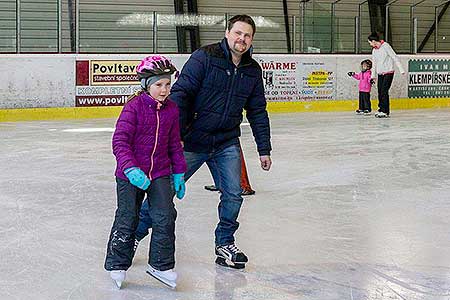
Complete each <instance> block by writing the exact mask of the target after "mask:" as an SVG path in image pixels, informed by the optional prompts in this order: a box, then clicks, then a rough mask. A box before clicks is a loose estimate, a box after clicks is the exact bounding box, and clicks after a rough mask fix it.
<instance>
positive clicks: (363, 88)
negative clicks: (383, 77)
mask: <svg viewBox="0 0 450 300" xmlns="http://www.w3.org/2000/svg"><path fill="white" fill-rule="evenodd" d="M370 69H372V62H371V61H370V59H366V60H363V61H362V62H361V72H360V73H355V72H348V76H350V77H353V78H355V79H357V80H359V108H358V109H357V110H356V113H357V114H364V115H370V112H371V111H372V106H371V103H370V90H371V88H372V84H373V81H372V71H371V70H370Z"/></svg>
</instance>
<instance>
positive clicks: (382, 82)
mask: <svg viewBox="0 0 450 300" xmlns="http://www.w3.org/2000/svg"><path fill="white" fill-rule="evenodd" d="M368 40H369V44H370V46H372V48H373V50H372V61H373V68H372V70H373V72H372V78H374V79H375V76H376V75H378V81H377V87H378V101H379V104H378V108H379V109H378V113H376V114H375V117H378V118H387V117H389V113H390V111H389V89H390V88H391V84H392V80H393V79H394V62H395V64H396V65H397V67H398V69H399V71H400V73H402V75H403V74H405V70H404V69H403V66H402V64H401V63H400V60H399V59H398V57H397V54H396V53H395V52H394V50H393V49H392V47H391V45H389V44H388V43H387V42H385V41H383V40H381V39H380V37H379V35H378V34H377V33H372V34H371V35H369V37H368Z"/></svg>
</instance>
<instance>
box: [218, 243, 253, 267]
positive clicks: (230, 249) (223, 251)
mask: <svg viewBox="0 0 450 300" xmlns="http://www.w3.org/2000/svg"><path fill="white" fill-rule="evenodd" d="M216 255H217V258H216V264H218V265H221V266H224V267H229V268H233V269H243V268H245V264H246V263H247V262H248V258H247V256H246V255H245V254H244V253H243V252H242V251H241V250H239V248H238V247H236V245H235V244H230V245H225V246H216Z"/></svg>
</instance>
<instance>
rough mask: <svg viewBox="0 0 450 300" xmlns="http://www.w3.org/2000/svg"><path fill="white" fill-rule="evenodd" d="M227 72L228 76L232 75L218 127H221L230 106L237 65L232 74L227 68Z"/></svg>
mask: <svg viewBox="0 0 450 300" xmlns="http://www.w3.org/2000/svg"><path fill="white" fill-rule="evenodd" d="M227 74H228V76H233V77H232V78H231V85H230V91H229V92H228V97H227V102H226V103H225V109H224V111H223V115H222V120H221V121H220V127H222V125H223V122H224V121H225V118H226V116H227V114H228V108H229V106H230V101H231V96H232V95H233V90H234V78H235V77H236V75H237V67H234V73H233V74H231V72H230V71H228V70H227Z"/></svg>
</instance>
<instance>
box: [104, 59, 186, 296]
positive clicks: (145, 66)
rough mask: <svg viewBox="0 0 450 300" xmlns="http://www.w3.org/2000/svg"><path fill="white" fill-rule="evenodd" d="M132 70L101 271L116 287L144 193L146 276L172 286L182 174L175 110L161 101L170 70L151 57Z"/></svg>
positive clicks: (117, 137)
mask: <svg viewBox="0 0 450 300" xmlns="http://www.w3.org/2000/svg"><path fill="white" fill-rule="evenodd" d="M137 72H138V76H139V79H140V80H141V86H142V90H141V91H139V92H137V93H136V94H134V95H132V96H130V98H129V100H128V102H127V103H126V104H125V106H124V107H123V109H122V112H121V114H120V116H119V119H118V120H117V124H116V130H115V132H114V135H113V139H112V146H113V153H114V155H115V156H116V160H117V167H116V173H115V175H116V182H117V209H116V214H115V219H114V224H113V226H112V229H111V234H110V237H109V242H108V247H107V250H106V260H105V269H106V270H107V271H109V272H110V276H111V278H112V279H113V280H114V281H115V283H116V285H117V286H118V288H121V286H122V282H123V281H124V280H125V277H126V271H127V270H128V268H129V267H130V266H131V263H132V260H133V256H134V252H135V249H134V246H135V231H136V228H137V226H138V222H139V210H140V208H141V203H142V201H143V200H144V197H145V194H147V198H148V199H149V200H148V201H149V207H150V208H149V214H150V217H151V218H152V220H153V224H152V228H153V231H152V237H151V241H150V251H149V259H148V269H147V273H148V274H150V275H151V276H153V277H155V278H156V279H158V280H159V281H161V282H163V283H165V284H167V285H168V286H170V287H172V288H175V286H176V279H177V273H175V271H173V268H174V266H175V219H176V216H177V211H176V210H175V206H174V203H173V196H174V191H175V193H176V195H177V198H178V199H182V198H183V196H184V193H185V184H184V173H185V172H186V162H185V159H184V155H183V148H182V145H181V139H180V128H179V119H178V114H179V113H178V107H177V105H176V104H175V103H174V102H172V101H170V100H168V99H167V97H168V96H169V92H170V84H171V75H172V74H173V73H175V72H176V68H175V66H174V65H173V64H172V63H171V62H170V60H169V59H167V58H166V57H164V56H159V55H154V56H150V57H147V58H145V59H144V60H142V62H141V63H140V64H139V65H138V67H137ZM170 177H172V178H170ZM171 179H172V180H171Z"/></svg>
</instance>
